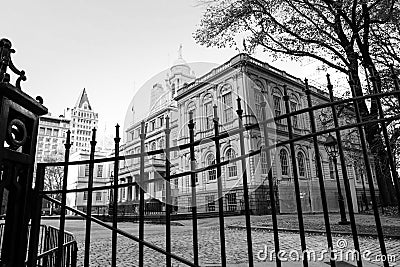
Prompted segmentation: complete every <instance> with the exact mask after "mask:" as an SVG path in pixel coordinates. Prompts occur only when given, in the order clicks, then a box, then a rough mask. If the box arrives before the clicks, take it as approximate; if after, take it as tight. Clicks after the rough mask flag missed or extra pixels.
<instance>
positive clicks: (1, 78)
mask: <svg viewBox="0 0 400 267" xmlns="http://www.w3.org/2000/svg"><path fill="white" fill-rule="evenodd" d="M11 46H12V44H11V42H10V40H8V39H6V38H3V39H1V40H0V82H1V83H9V82H10V74H8V73H7V67H9V68H10V70H11V71H12V72H14V73H15V74H17V75H19V77H18V79H17V81H16V82H15V87H17V88H18V89H21V81H26V76H25V71H23V70H21V71H20V70H18V69H17V68H16V67H15V66H14V64H13V62H12V60H11V54H12V53H15V50H14V49H12V48H11Z"/></svg>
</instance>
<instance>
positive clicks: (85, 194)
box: [83, 191, 88, 200]
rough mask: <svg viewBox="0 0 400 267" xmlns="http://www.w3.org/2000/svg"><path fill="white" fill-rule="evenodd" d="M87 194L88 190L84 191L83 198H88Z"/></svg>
mask: <svg viewBox="0 0 400 267" xmlns="http://www.w3.org/2000/svg"><path fill="white" fill-rule="evenodd" d="M87 196H88V192H87V191H85V192H83V200H87Z"/></svg>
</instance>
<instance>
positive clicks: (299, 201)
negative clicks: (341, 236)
mask: <svg viewBox="0 0 400 267" xmlns="http://www.w3.org/2000/svg"><path fill="white" fill-rule="evenodd" d="M395 84H396V87H395V90H393V91H391V92H384V93H375V94H372V95H366V96H355V93H354V90H353V98H349V99H335V98H334V96H333V86H332V85H331V83H330V81H329V77H328V86H327V87H328V90H329V100H330V101H328V102H326V103H322V104H318V105H315V104H313V103H312V99H311V94H312V92H311V90H310V88H309V86H308V84H307V81H305V88H304V92H305V94H306V96H307V104H308V107H307V108H304V109H302V110H296V111H291V109H290V103H289V97H288V92H287V88H286V86H283V88H284V102H285V112H284V113H285V114H282V115H280V116H277V117H275V118H271V119H267V115H266V114H267V113H266V103H264V105H263V106H262V111H263V119H262V121H261V122H259V123H254V124H246V125H244V124H243V122H242V118H243V109H242V108H241V99H239V98H238V99H237V107H238V109H237V115H238V121H239V125H238V128H237V129H233V130H230V131H222V132H220V130H221V129H220V122H219V120H218V114H217V109H216V107H215V108H214V118H213V121H214V136H213V137H211V138H209V139H202V140H195V132H194V121H193V116H192V114H191V115H190V121H189V124H188V128H189V143H187V144H184V145H179V146H174V147H171V146H170V131H171V129H170V125H169V118H168V117H167V118H166V126H165V127H166V128H165V147H164V148H163V149H159V150H153V151H145V140H146V132H145V122H142V124H141V133H140V141H141V146H140V149H141V150H140V153H137V154H132V155H125V156H120V151H119V149H120V137H119V126H118V125H117V126H116V136H115V139H114V140H115V156H114V157H110V158H102V159H95V157H94V155H95V154H94V153H95V148H96V130H95V129H94V130H93V135H92V141H91V142H90V144H91V152H90V159H89V160H82V161H73V162H70V161H69V153H70V147H71V142H70V133H69V132H68V135H67V141H66V144H65V148H66V149H65V161H64V162H58V163H40V164H38V166H37V174H36V177H38V179H37V181H38V182H37V183H36V187H35V193H36V195H37V196H39V198H40V199H42V198H44V199H47V200H49V201H51V202H53V203H56V204H58V205H60V206H61V216H60V231H59V232H58V237H57V238H58V242H57V244H58V246H57V247H56V248H54V250H52V251H51V252H49V254H51V255H52V257H53V256H54V255H55V258H54V266H62V265H63V261H65V259H66V257H65V255H67V258H69V256H68V255H71V254H72V251H69V250H66V248H65V247H64V246H63V245H62V244H65V241H66V236H65V230H64V229H65V214H66V211H67V210H69V211H71V212H73V213H76V214H78V215H80V216H82V217H84V218H85V219H86V225H85V226H86V233H85V244H84V262H83V266H85V267H89V265H90V264H89V263H90V242H91V225H92V223H96V224H99V225H101V226H103V227H105V228H107V229H109V230H110V231H111V232H112V259H111V266H116V262H117V261H116V259H117V256H118V251H117V240H118V236H117V234H118V235H122V236H124V237H127V238H130V239H132V240H134V241H136V242H138V244H139V252H138V257H139V266H144V247H147V248H150V249H152V250H154V251H155V252H156V253H161V254H163V255H165V265H166V266H171V265H172V259H174V260H176V261H178V262H180V263H181V264H184V265H187V266H199V244H198V238H199V236H198V228H197V227H198V209H197V205H196V201H197V199H196V198H197V192H196V174H197V173H201V172H205V171H209V170H213V169H215V170H216V179H217V194H218V198H217V200H216V202H215V206H214V209H215V208H216V207H218V209H215V210H216V211H217V212H218V217H219V240H220V242H219V252H220V262H221V265H222V266H227V262H226V258H227V257H226V256H227V255H226V246H227V242H226V240H225V222H224V207H225V206H227V204H228V206H229V203H226V202H229V200H227V199H226V198H224V197H223V193H224V188H223V184H222V181H221V173H222V167H223V166H226V165H228V164H230V163H232V162H237V163H239V164H241V167H242V179H243V183H242V185H241V186H242V192H243V198H242V203H241V204H240V206H241V209H242V210H243V214H244V217H245V223H246V230H245V231H246V238H247V255H248V265H249V266H254V258H253V256H254V251H253V246H252V245H253V244H252V231H251V222H250V216H251V199H250V193H249V187H248V178H249V177H248V173H247V166H246V161H247V159H248V158H250V157H253V156H256V155H259V154H260V153H261V152H264V151H265V152H266V155H267V156H266V161H267V164H268V166H271V164H272V162H271V161H272V159H271V150H272V149H275V148H276V147H281V146H284V145H288V146H289V148H290V156H291V160H290V162H291V164H292V165H293V168H292V169H293V177H292V178H293V179H292V183H293V190H294V192H295V206H296V213H297V216H298V224H299V236H300V241H301V249H302V251H307V243H306V238H305V236H306V235H305V227H304V222H303V212H304V207H303V206H302V205H305V201H304V200H303V195H302V192H301V190H300V182H299V173H298V168H297V160H296V156H295V155H296V154H295V144H296V143H297V142H300V141H302V140H309V141H310V140H311V143H312V145H313V149H314V151H315V164H316V170H317V177H318V184H319V191H320V197H321V198H320V205H321V207H322V210H323V215H324V226H325V231H326V243H327V247H328V248H330V249H333V247H334V246H333V239H332V230H331V222H330V218H329V209H328V203H327V195H326V190H325V182H324V176H323V167H322V162H321V157H320V154H321V152H320V149H321V148H320V144H319V140H318V137H319V136H322V135H326V134H333V135H335V136H336V139H337V141H338V142H337V145H338V152H339V160H338V162H339V164H340V166H341V171H342V177H343V184H344V192H345V201H346V204H347V208H348V215H349V219H350V223H351V230H352V239H353V243H354V249H355V250H356V251H358V252H359V253H361V252H360V243H359V235H358V232H357V226H356V223H357V222H356V218H355V211H354V210H353V198H352V195H351V194H352V192H351V188H350V183H349V177H348V172H347V164H346V160H347V159H346V157H345V148H344V147H343V146H342V134H343V132H344V131H346V130H348V129H356V130H357V131H358V136H359V139H360V154H361V156H362V159H363V161H364V166H365V170H366V187H367V190H368V191H369V198H368V201H370V203H369V205H370V209H372V210H373V214H374V217H375V225H376V232H377V235H378V239H379V244H380V250H381V254H382V255H383V256H385V255H387V252H386V245H385V239H384V235H383V231H382V224H381V218H380V216H381V215H380V213H379V210H378V202H377V196H376V192H375V187H374V182H373V173H372V169H371V162H370V161H371V159H370V151H369V149H368V147H367V143H366V139H365V125H369V124H370V123H378V124H380V125H381V127H382V129H385V128H386V125H387V124H388V123H390V122H392V121H394V120H399V119H400V115H392V116H385V114H384V113H383V111H382V104H381V98H383V97H392V96H395V97H397V96H399V95H400V91H399V88H398V86H397V83H395ZM354 86H356V85H354ZM353 89H354V88H353ZM368 99H372V100H373V101H376V102H377V103H378V107H379V117H378V118H376V119H373V120H369V121H362V119H361V115H360V110H359V107H358V105H359V101H363V100H368ZM344 104H346V105H350V106H351V110H353V111H354V117H355V122H354V123H348V124H344V125H339V121H338V116H337V110H336V107H338V106H339V105H344ZM320 109H331V112H332V117H333V122H334V127H333V128H331V129H317V127H316V120H315V112H316V111H317V110H320ZM299 114H306V115H307V116H308V119H309V122H310V132H309V133H306V134H304V135H300V136H299V135H294V133H293V127H292V119H293V116H297V115H299ZM282 120H286V125H287V135H288V139H287V140H285V141H281V142H277V143H274V144H271V142H270V138H269V135H270V132H269V126H268V124H269V123H271V122H273V121H282ZM253 129H259V130H260V131H262V132H263V137H264V146H263V147H262V148H261V149H258V150H256V151H251V152H248V153H246V151H245V146H244V133H245V132H246V131H250V130H253ZM234 135H236V136H238V138H239V141H240V155H239V156H237V157H236V158H234V159H229V160H222V158H221V153H220V152H221V151H220V141H221V140H222V139H224V138H227V137H230V136H234ZM382 138H383V139H384V144H385V146H386V147H385V149H386V152H387V156H388V158H389V160H390V171H391V175H392V182H393V183H394V186H395V188H396V196H397V199H398V200H399V201H400V193H399V192H400V191H399V180H398V174H397V172H396V169H395V166H394V160H393V154H392V151H391V147H390V145H389V143H388V142H389V139H388V134H387V132H386V131H384V130H383V131H382ZM207 143H211V144H214V148H215V152H216V153H215V155H216V157H215V164H213V165H210V166H206V167H202V168H196V166H195V153H194V151H195V148H196V147H197V146H199V145H204V144H207ZM178 150H189V152H190V159H191V170H190V171H183V172H180V173H175V174H171V162H170V160H169V159H170V158H171V157H170V154H171V152H174V151H178ZM157 154H165V157H164V159H165V177H162V178H155V179H146V180H145V178H144V177H145V165H144V164H145V158H146V157H147V156H152V155H157ZM125 159H139V163H140V168H139V171H140V176H139V179H138V180H137V181H133V182H124V183H120V180H119V162H120V161H121V160H125ZM104 162H112V163H113V164H114V177H113V178H114V179H113V184H112V185H110V186H101V187H94V186H93V176H94V175H93V172H94V171H93V170H94V165H95V164H98V163H104ZM83 164H88V165H89V179H88V187H87V188H81V189H67V177H68V170H69V167H70V166H76V165H83ZM50 166H63V167H64V180H63V188H62V189H61V190H53V191H43V180H44V175H45V168H47V167H50ZM183 176H190V187H191V192H190V196H191V209H190V214H191V216H190V218H191V220H192V227H193V228H192V234H193V235H192V237H193V254H192V256H193V260H192V261H191V260H188V259H186V258H184V257H182V256H180V255H177V254H174V253H171V214H172V211H173V205H172V204H171V203H172V201H171V186H170V182H171V179H174V178H179V177H183ZM157 181H163V182H165V189H166V196H165V197H166V204H165V205H166V206H165V211H164V213H165V222H166V223H165V233H166V240H165V242H166V243H165V247H160V246H156V245H154V244H152V243H149V242H147V241H146V240H145V238H144V237H145V232H144V222H145V212H146V211H145V208H146V202H145V198H144V197H145V191H144V189H143V188H145V185H146V184H148V183H154V182H157ZM136 185H139V186H140V187H139V201H138V209H137V210H135V213H136V212H137V214H138V220H139V234H138V236H135V235H133V234H131V233H128V232H126V231H123V230H121V229H119V228H118V212H113V213H112V224H111V225H110V224H108V223H105V222H103V221H101V220H100V219H98V218H95V217H94V216H92V215H93V214H92V206H93V199H92V195H93V192H96V191H98V190H112V192H113V198H114V200H117V199H118V190H119V189H120V188H124V187H132V186H136ZM265 191H266V192H267V194H268V195H269V197H268V202H269V204H268V209H269V212H270V214H271V217H272V223H273V235H274V240H273V241H274V249H275V252H278V251H279V250H280V240H279V229H278V221H277V213H278V210H277V204H278V203H277V199H276V196H277V193H276V177H274V175H273V173H272V169H269V172H268V176H267V183H266V187H265ZM77 192H87V193H88V194H87V196H88V197H87V212H86V213H84V212H82V211H79V210H77V209H75V208H73V207H69V206H67V205H66V194H67V193H77ZM51 194H61V195H62V197H61V200H60V201H59V200H56V199H54V198H51V197H50V196H51ZM39 202H40V201H39ZM399 208H400V205H399ZM40 209H41V204H40V203H38V204H37V205H36V210H35V211H34V216H33V219H32V235H31V238H30V244H31V245H30V248H31V249H30V250H29V257H28V264H29V263H35V262H37V261H38V259H42V258H43V254H40V253H39V256H38V251H36V249H35V248H38V244H39V239H40V238H39V236H40V235H39V232H40V219H41V215H40V214H41V211H40ZM112 209H113V210H114V211H116V210H118V202H117V201H113V203H112ZM67 242H68V240H67ZM67 244H68V243H67ZM332 256H333V255H332ZM386 259H387V257H386ZM330 264H331V266H336V261H335V259H334V257H332V258H331V259H330ZM303 265H304V266H308V260H307V257H304V259H303ZM357 265H358V266H359V267H361V266H363V263H362V261H361V259H360V258H359V259H358V260H357ZM276 266H281V262H280V259H279V257H277V258H276ZM384 266H386V267H388V266H389V262H388V261H387V260H386V261H384Z"/></svg>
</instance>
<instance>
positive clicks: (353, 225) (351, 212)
mask: <svg viewBox="0 0 400 267" xmlns="http://www.w3.org/2000/svg"><path fill="white" fill-rule="evenodd" d="M326 77H327V82H328V86H327V87H328V91H329V100H330V102H331V103H332V102H334V101H335V99H334V97H333V86H332V84H331V81H330V77H329V74H328V75H326ZM331 109H332V117H333V123H334V126H335V128H336V129H337V128H338V127H339V121H338V116H337V111H336V107H335V105H332V106H331ZM335 133H336V139H337V143H338V149H339V157H340V163H341V167H342V176H343V183H344V189H345V192H346V201H347V208H348V210H349V217H350V223H351V231H352V234H353V242H354V249H355V250H357V251H358V253H359V255H361V251H360V244H359V241H358V234H357V226H356V219H355V216H354V209H353V198H352V195H351V188H350V182H349V177H348V175H347V168H346V158H345V155H344V151H343V146H342V137H341V134H340V131H339V130H335ZM334 164H335V170H337V167H336V166H337V165H336V162H334ZM338 190H340V187H338ZM357 266H358V267H361V266H362V261H361V257H359V258H357Z"/></svg>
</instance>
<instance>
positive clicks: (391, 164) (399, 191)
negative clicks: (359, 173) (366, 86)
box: [370, 68, 400, 214]
mask: <svg viewBox="0 0 400 267" xmlns="http://www.w3.org/2000/svg"><path fill="white" fill-rule="evenodd" d="M371 73H372V74H373V76H371V78H370V80H371V82H372V87H373V92H374V94H376V93H378V86H377V84H376V77H375V75H376V74H375V72H374V70H373V69H372V68H371ZM375 101H376V102H377V106H378V112H379V117H380V119H385V115H384V113H383V109H382V103H381V100H380V98H379V97H375ZM381 128H382V132H383V138H384V140H385V146H386V153H387V157H388V159H389V167H390V171H391V173H392V179H393V183H394V187H395V190H396V199H397V208H398V211H399V214H400V186H399V178H398V177H399V176H398V173H397V170H396V166H395V163H394V158H393V154H392V148H391V146H390V141H389V135H388V132H387V128H386V122H385V121H382V122H381Z"/></svg>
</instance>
